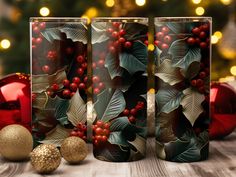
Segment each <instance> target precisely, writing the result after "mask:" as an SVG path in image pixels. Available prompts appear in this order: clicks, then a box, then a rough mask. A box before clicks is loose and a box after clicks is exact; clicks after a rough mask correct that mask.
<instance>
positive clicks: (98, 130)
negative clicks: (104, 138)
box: [95, 127, 103, 135]
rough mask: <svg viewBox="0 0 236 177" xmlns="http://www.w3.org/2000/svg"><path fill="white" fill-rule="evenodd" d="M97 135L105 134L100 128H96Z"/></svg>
mask: <svg viewBox="0 0 236 177" xmlns="http://www.w3.org/2000/svg"><path fill="white" fill-rule="evenodd" d="M95 133H96V135H101V134H102V133H103V130H102V128H100V127H98V128H96V130H95Z"/></svg>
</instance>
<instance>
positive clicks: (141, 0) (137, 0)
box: [135, 0, 146, 6]
mask: <svg viewBox="0 0 236 177" xmlns="http://www.w3.org/2000/svg"><path fill="white" fill-rule="evenodd" d="M135 3H136V4H137V5H138V6H144V5H145V4H146V0H135Z"/></svg>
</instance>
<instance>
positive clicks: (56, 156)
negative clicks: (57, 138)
mask: <svg viewBox="0 0 236 177" xmlns="http://www.w3.org/2000/svg"><path fill="white" fill-rule="evenodd" d="M30 159H31V164H32V166H33V168H34V169H35V170H36V171H37V172H38V173H51V172H53V171H54V170H56V169H57V168H58V167H59V165H60V163H61V155H60V151H59V150H58V149H57V148H56V146H54V145H52V144H41V145H39V146H37V147H36V148H35V149H34V150H33V151H32V153H31V157H30Z"/></svg>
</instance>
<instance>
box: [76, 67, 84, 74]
mask: <svg viewBox="0 0 236 177" xmlns="http://www.w3.org/2000/svg"><path fill="white" fill-rule="evenodd" d="M77 73H78V74H79V76H82V75H83V74H84V70H83V69H82V68H78V69H77Z"/></svg>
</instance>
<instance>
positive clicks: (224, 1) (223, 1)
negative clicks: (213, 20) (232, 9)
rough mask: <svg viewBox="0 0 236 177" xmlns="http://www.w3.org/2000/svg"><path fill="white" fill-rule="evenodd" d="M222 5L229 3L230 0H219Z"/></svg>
mask: <svg viewBox="0 0 236 177" xmlns="http://www.w3.org/2000/svg"><path fill="white" fill-rule="evenodd" d="M220 1H221V2H222V3H223V4H224V5H229V4H231V2H232V0H220Z"/></svg>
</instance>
